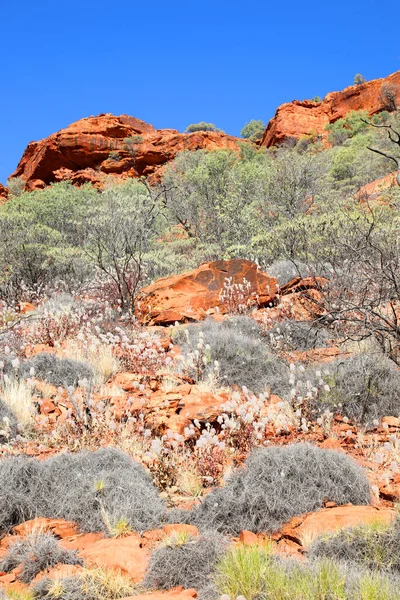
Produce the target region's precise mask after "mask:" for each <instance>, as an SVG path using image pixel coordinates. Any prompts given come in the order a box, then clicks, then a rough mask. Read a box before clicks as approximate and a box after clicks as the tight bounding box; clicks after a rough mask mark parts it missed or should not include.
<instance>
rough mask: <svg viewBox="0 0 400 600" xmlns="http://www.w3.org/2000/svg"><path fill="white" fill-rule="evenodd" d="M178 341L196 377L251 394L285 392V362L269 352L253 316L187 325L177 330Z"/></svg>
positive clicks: (190, 373) (190, 371) (286, 389)
mask: <svg viewBox="0 0 400 600" xmlns="http://www.w3.org/2000/svg"><path fill="white" fill-rule="evenodd" d="M177 342H178V344H180V345H182V347H183V350H184V352H186V353H187V356H188V358H189V359H191V360H190V361H188V362H189V363H190V365H193V366H192V368H191V369H189V373H188V374H189V375H191V376H194V377H195V378H196V379H197V380H201V381H202V380H207V379H208V378H210V377H215V378H216V379H217V383H218V384H219V385H237V386H239V387H243V386H245V387H246V388H248V389H249V390H251V391H252V392H254V393H262V392H265V390H266V388H269V389H270V390H271V391H272V392H273V393H275V394H278V395H284V394H285V393H286V392H288V391H289V389H290V386H289V384H288V379H289V368H288V365H287V363H286V362H285V361H283V360H281V359H279V358H277V357H276V356H273V355H272V354H271V353H269V352H268V345H267V343H266V340H265V339H263V336H262V330H261V328H260V326H259V325H258V324H257V323H256V322H255V321H254V319H251V318H249V317H244V316H237V317H234V318H231V319H226V320H224V321H222V322H221V323H219V322H216V321H214V320H212V319H210V320H206V321H204V323H202V324H201V325H200V326H199V325H189V326H188V327H187V328H186V330H185V331H180V332H179V334H178V336H177ZM202 359H203V360H202ZM199 362H201V364H200V366H199V367H198V363H199ZM190 365H189V366H190Z"/></svg>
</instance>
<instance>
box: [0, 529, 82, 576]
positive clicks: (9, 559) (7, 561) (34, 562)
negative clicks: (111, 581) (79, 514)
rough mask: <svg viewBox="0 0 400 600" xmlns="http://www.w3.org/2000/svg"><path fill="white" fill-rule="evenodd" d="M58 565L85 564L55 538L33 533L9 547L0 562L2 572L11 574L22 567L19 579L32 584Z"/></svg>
mask: <svg viewBox="0 0 400 600" xmlns="http://www.w3.org/2000/svg"><path fill="white" fill-rule="evenodd" d="M58 563H61V564H64V565H82V564H83V562H82V560H81V559H80V558H79V557H78V553H77V552H76V551H75V550H67V549H66V548H63V547H62V546H61V545H60V543H59V542H58V541H57V540H56V538H55V537H54V536H52V535H49V534H47V533H32V534H30V535H28V536H27V537H25V538H24V539H22V540H17V541H15V542H14V543H13V544H11V545H10V546H9V547H8V549H7V554H6V556H5V557H4V558H3V560H2V561H1V562H0V571H5V572H6V573H9V572H10V571H12V570H13V569H15V568H16V567H18V566H19V565H21V571H20V574H19V575H18V579H20V580H21V581H23V582H24V583H30V582H31V581H32V580H33V579H34V578H35V577H36V575H37V574H38V573H40V572H41V571H44V570H45V569H48V568H49V567H54V566H55V565H56V564H58Z"/></svg>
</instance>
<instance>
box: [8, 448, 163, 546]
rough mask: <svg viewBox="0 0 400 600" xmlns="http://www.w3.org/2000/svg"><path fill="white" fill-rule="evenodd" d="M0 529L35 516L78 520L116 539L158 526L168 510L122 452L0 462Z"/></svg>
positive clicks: (142, 472) (140, 470)
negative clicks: (124, 530) (117, 534)
mask: <svg viewBox="0 0 400 600" xmlns="http://www.w3.org/2000/svg"><path fill="white" fill-rule="evenodd" d="M0 480H1V482H2V485H1V487H0V530H4V529H5V528H7V527H11V526H13V525H16V524H17V523H20V522H22V521H24V520H26V519H30V518H33V517H36V516H41V517H49V518H63V519H67V520H71V521H76V522H77V523H78V524H79V526H80V527H81V529H82V530H84V531H104V532H105V533H107V534H109V535H112V534H113V532H114V528H115V527H116V526H117V525H118V523H120V522H121V521H122V520H123V521H124V522H126V524H127V526H129V527H130V528H131V529H134V530H136V531H142V530H146V529H149V528H151V527H155V526H157V525H158V524H159V522H160V519H161V514H162V512H163V509H164V506H163V503H162V501H161V500H160V498H159V496H158V493H157V490H156V488H155V487H154V485H153V482H152V481H151V479H150V476H149V475H148V473H147V472H146V471H145V469H144V468H143V467H142V466H141V465H139V464H138V463H136V462H135V461H133V460H132V459H131V458H130V457H129V456H127V455H125V454H123V453H122V452H120V451H119V450H115V449H112V448H104V449H101V450H98V451H97V452H79V453H77V454H60V455H59V456H56V457H54V458H51V459H49V460H47V461H36V460H32V459H29V458H25V457H24V458H22V457H16V458H8V459H5V460H2V461H0Z"/></svg>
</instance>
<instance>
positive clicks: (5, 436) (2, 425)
mask: <svg viewBox="0 0 400 600" xmlns="http://www.w3.org/2000/svg"><path fill="white" fill-rule="evenodd" d="M17 425H18V423H17V418H16V416H15V415H14V413H13V412H12V411H11V410H10V408H9V407H8V406H7V404H6V403H5V402H3V400H2V399H1V398H0V443H4V442H6V441H8V440H9V439H10V438H12V437H15V435H16V434H17V431H18V427H17Z"/></svg>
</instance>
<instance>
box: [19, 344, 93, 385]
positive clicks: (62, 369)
mask: <svg viewBox="0 0 400 600" xmlns="http://www.w3.org/2000/svg"><path fill="white" fill-rule="evenodd" d="M21 372H22V375H23V376H25V377H29V375H30V374H31V373H33V375H34V377H36V378H37V379H44V380H45V381H47V382H48V383H51V384H53V385H57V386H74V387H75V386H77V385H78V382H79V381H80V380H83V379H87V380H88V381H90V380H92V379H93V377H94V372H93V369H92V368H91V366H90V365H88V364H87V363H84V362H81V361H79V360H73V359H72V358H58V357H57V356H55V355H54V354H49V353H47V352H42V353H41V354H38V355H37V356H35V357H34V358H32V359H30V360H26V361H25V362H24V363H23V364H22V367H21Z"/></svg>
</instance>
